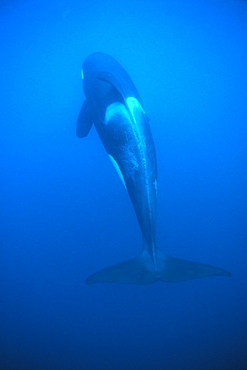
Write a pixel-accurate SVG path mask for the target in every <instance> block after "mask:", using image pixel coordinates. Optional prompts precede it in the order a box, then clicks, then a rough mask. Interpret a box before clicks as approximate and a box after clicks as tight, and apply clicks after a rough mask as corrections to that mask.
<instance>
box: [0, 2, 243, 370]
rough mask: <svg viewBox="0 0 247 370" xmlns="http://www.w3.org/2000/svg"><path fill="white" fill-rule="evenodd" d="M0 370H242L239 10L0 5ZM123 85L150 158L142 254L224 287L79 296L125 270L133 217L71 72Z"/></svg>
mask: <svg viewBox="0 0 247 370" xmlns="http://www.w3.org/2000/svg"><path fill="white" fill-rule="evenodd" d="M0 33H1V38H0V54H1V56H0V67H1V69H0V74H1V82H0V98H1V99H0V106H1V110H0V117H1V127H0V151H1V154H0V160H1V165H0V168H1V182H0V221H1V227H0V294H1V295H0V368H1V369H3V370H7V369H11V370H12V369H15V370H29V369H30V370H32V369H34V370H43V369H45V370H46V369H49V370H50V369H52V370H54V369H59V370H60V369H61V370H64V369H75V370H77V369H83V370H84V369H85V370H87V369H90V370H96V369H97V370H98V369H99V370H105V369H114V370H115V369H116V370H118V369H119V370H122V369H131V370H135V369H138V370H149V369H155V370H156V369H157V370H163V369H168V370H173V369H181V370H184V369H190V370H197V369H203V370H216V369H220V370H221V369H224V370H233V369H234V370H235V369H236V370H239V369H246V368H247V365H246V364H247V315H246V312H247V273H246V267H247V248H246V246H247V103H246V102H247V89H246V86H247V74H246V65H247V63H246V60H247V43H246V40H247V2H245V1H213V0H212V1H210V0H207V1H180V0H176V1H168V0H164V1H155V0H143V1H141V0H125V1H123V0H119V1H110V0H108V1H99V0H98V1H96V0H91V1H79V0H71V1H65V0H63V1H58V0H55V1H38V0H36V1H35V0H34V1H27V0H26V1H21V0H20V1H1V2H0ZM94 51H102V52H105V53H108V54H110V55H112V56H113V57H115V58H116V59H117V60H118V61H119V62H120V63H121V64H122V65H123V66H124V68H125V69H126V70H127V71H128V73H129V74H130V75H131V77H132V79H133V81H134V82H135V84H136V86H137V89H138V90H139V93H140V95H141V97H142V101H143V103H144V106H145V110H146V112H147V114H148V116H149V118H150V126H151V130H152V133H153V137H154V141H155V145H156V151H157V159H158V172H159V179H158V214H157V241H158V245H159V247H160V248H161V249H162V250H163V251H165V252H167V253H168V254H170V255H172V256H174V257H178V258H184V259H189V260H194V261H198V262H203V263H208V264H212V265H215V266H218V267H221V268H225V269H227V270H229V271H231V273H232V275H233V276H232V277H231V278H226V277H212V278H206V279H199V280H193V281H187V282H183V283H176V284H169V283H161V282H159V283H156V284H153V285H148V286H139V285H118V284H95V285H91V286H87V285H85V279H86V278H87V277H88V276H89V275H90V274H92V273H94V272H96V271H98V270H100V269H102V268H104V267H107V266H110V265H112V264H114V263H117V262H121V261H124V260H126V259H129V258H132V257H134V256H135V255H137V254H138V253H139V252H140V250H141V246H142V241H141V234H140V230H139V227H138V224H137V221H136V218H135V214H134V211H133V209H132V205H131V203H130V201H129V198H128V196H127V193H126V191H125V189H124V187H123V186H122V184H121V181H120V180H119V178H118V176H117V174H116V173H115V170H114V168H113V166H112V164H111V163H110V161H109V160H108V157H107V155H106V153H105V150H104V148H103V146H102V144H101V142H100V140H99V138H98V136H97V133H96V131H95V129H93V130H92V131H91V132H90V134H89V136H88V137H87V138H84V139H78V138H77V137H76V135H75V128H76V120H77V116H78V113H79V110H80V107H81V103H82V101H83V98H84V95H83V90H82V83H81V79H80V68H81V63H82V61H83V60H84V59H85V58H86V57H87V55H88V54H90V53H92V52H94Z"/></svg>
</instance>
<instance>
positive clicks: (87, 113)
mask: <svg viewBox="0 0 247 370" xmlns="http://www.w3.org/2000/svg"><path fill="white" fill-rule="evenodd" d="M92 125H93V117H92V111H91V107H90V104H89V102H88V100H87V99H85V100H84V102H83V104H82V107H81V110H80V113H79V116H78V118H77V126H76V136H77V137H79V138H82V137H85V136H87V135H88V133H89V131H90V130H91V127H92Z"/></svg>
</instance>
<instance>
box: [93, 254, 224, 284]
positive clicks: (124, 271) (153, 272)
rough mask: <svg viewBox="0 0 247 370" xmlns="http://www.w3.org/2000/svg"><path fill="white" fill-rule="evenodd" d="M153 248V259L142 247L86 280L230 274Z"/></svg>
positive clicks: (169, 279) (178, 278) (139, 281)
mask: <svg viewBox="0 0 247 370" xmlns="http://www.w3.org/2000/svg"><path fill="white" fill-rule="evenodd" d="M156 252H157V253H156V262H154V261H153V259H152V257H151V256H150V255H149V254H148V253H147V252H146V251H143V252H142V253H141V254H140V255H139V256H137V257H135V258H133V259H131V260H128V261H125V262H122V263H118V264H116V265H113V266H110V267H107V268H105V269H103V270H100V271H98V272H96V273H95V274H93V275H91V276H89V277H88V278H87V280H86V283H87V284H93V283H119V284H152V283H155V282H156V281H158V280H160V281H164V282H170V283H175V282H179V281H185V280H192V279H199V278H204V277H209V276H231V273H230V272H228V271H227V270H223V269H221V268H218V267H214V266H211V265H206V264H203V263H198V262H192V261H186V260H182V259H179V258H174V257H170V256H167V255H166V254H164V253H163V252H162V251H161V250H159V249H157V250H156Z"/></svg>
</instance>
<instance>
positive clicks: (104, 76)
mask: <svg viewBox="0 0 247 370" xmlns="http://www.w3.org/2000/svg"><path fill="white" fill-rule="evenodd" d="M97 78H98V79H99V80H101V81H105V82H108V83H109V84H110V85H112V86H113V87H114V88H115V89H116V90H117V91H118V92H119V93H120V95H121V96H122V97H123V98H124V99H126V98H127V97H128V94H127V91H126V89H125V88H124V86H123V84H121V83H120V81H119V80H118V79H117V78H116V77H115V76H114V75H113V74H112V73H109V72H104V71H102V72H99V73H98V74H97Z"/></svg>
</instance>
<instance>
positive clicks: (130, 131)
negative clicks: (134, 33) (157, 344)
mask: <svg viewBox="0 0 247 370" xmlns="http://www.w3.org/2000/svg"><path fill="white" fill-rule="evenodd" d="M82 78H83V88H84V93H85V97H86V99H85V100H84V103H83V105H82V108H81V111H80V114H79V117H78V120H77V129H76V134H77V136H78V137H80V138H82V137H85V136H87V134H88V133H89V131H90V129H91V127H92V125H93V124H94V125H95V127H96V130H97V132H98V134H99V137H100V139H101V141H102V143H103V145H104V147H105V149H106V151H107V153H108V155H109V157H110V159H111V160H112V162H113V164H114V166H115V167H116V169H117V172H118V173H119V175H120V177H121V179H122V181H123V183H124V185H125V187H126V189H127V191H128V194H129V197H130V199H131V202H132V204H133V207H134V209H135V213H136V216H137V219H138V222H139V225H140V228H141V233H142V237H143V248H142V251H141V253H140V254H139V255H138V256H137V257H135V258H132V259H130V260H128V261H125V262H121V263H118V264H116V265H113V266H110V267H107V268H105V269H103V270H101V271H99V272H96V273H94V274H93V275H91V276H90V277H89V278H88V279H87V280H86V282H87V284H92V283H121V284H151V283H155V282H156V281H158V280H161V281H166V282H178V281H184V280H190V279H198V278H203V277H207V276H231V274H230V273H229V272H228V271H226V270H223V269H221V268H218V267H214V266H210V265H206V264H202V263H197V262H192V261H186V260H182V259H178V258H174V257H170V256H168V255H166V254H165V253H163V252H162V251H161V250H160V249H159V248H158V247H157V245H156V236H155V218H156V192H157V164H156V155H155V147H154V143H153V138H152V135H151V131H150V127H149V120H148V118H147V116H146V113H145V111H144V109H143V106H142V103H141V100H140V96H139V94H138V92H137V90H136V87H135V85H134V84H133V82H132V80H131V78H130V76H129V75H128V73H127V72H126V71H125V70H124V69H123V67H122V66H121V65H120V64H119V63H118V62H117V61H116V60H115V59H114V58H112V57H111V56H109V55H107V54H103V53H93V54H91V55H89V56H88V57H87V58H86V60H85V61H84V63H83V67H82Z"/></svg>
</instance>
